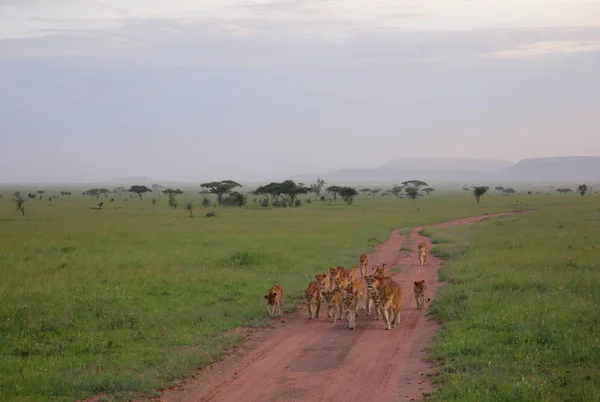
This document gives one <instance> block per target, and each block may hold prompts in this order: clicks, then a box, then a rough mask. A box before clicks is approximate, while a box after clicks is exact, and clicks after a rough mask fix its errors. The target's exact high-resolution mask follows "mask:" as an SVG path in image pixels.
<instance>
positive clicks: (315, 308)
mask: <svg viewBox="0 0 600 402" xmlns="http://www.w3.org/2000/svg"><path fill="white" fill-rule="evenodd" d="M304 297H305V298H306V304H307V306H308V319H309V320H312V319H313V318H319V311H320V310H321V287H320V286H319V284H318V283H317V281H312V282H311V283H309V284H308V288H306V289H305V290H304Z"/></svg>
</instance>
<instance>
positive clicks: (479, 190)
mask: <svg viewBox="0 0 600 402" xmlns="http://www.w3.org/2000/svg"><path fill="white" fill-rule="evenodd" d="M488 189H489V187H487V186H475V187H473V195H474V196H475V199H476V200H477V203H478V204H479V199H480V198H481V196H482V195H484V194H485V193H487V191H488Z"/></svg>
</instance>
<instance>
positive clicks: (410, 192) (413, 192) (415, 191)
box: [404, 186, 419, 200]
mask: <svg viewBox="0 0 600 402" xmlns="http://www.w3.org/2000/svg"><path fill="white" fill-rule="evenodd" d="M404 192H405V193H406V196H407V197H408V198H410V199H412V200H414V199H416V198H417V197H418V196H419V188H418V187H413V186H408V187H405V188H404Z"/></svg>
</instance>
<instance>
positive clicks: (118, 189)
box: [112, 187, 127, 196]
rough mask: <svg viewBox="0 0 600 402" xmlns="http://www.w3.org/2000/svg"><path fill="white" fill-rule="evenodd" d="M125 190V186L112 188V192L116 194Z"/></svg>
mask: <svg viewBox="0 0 600 402" xmlns="http://www.w3.org/2000/svg"><path fill="white" fill-rule="evenodd" d="M125 191H127V189H126V188H125V187H116V188H114V189H113V191H112V193H113V194H114V195H115V196H116V195H121V194H122V193H124V192H125Z"/></svg>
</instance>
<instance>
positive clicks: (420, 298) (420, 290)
mask: <svg viewBox="0 0 600 402" xmlns="http://www.w3.org/2000/svg"><path fill="white" fill-rule="evenodd" d="M426 291H427V284H426V283H425V280H424V279H423V280H420V281H415V284H414V292H415V300H416V301H417V310H423V309H424V308H425V300H427V302H429V299H425V292H426Z"/></svg>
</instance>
